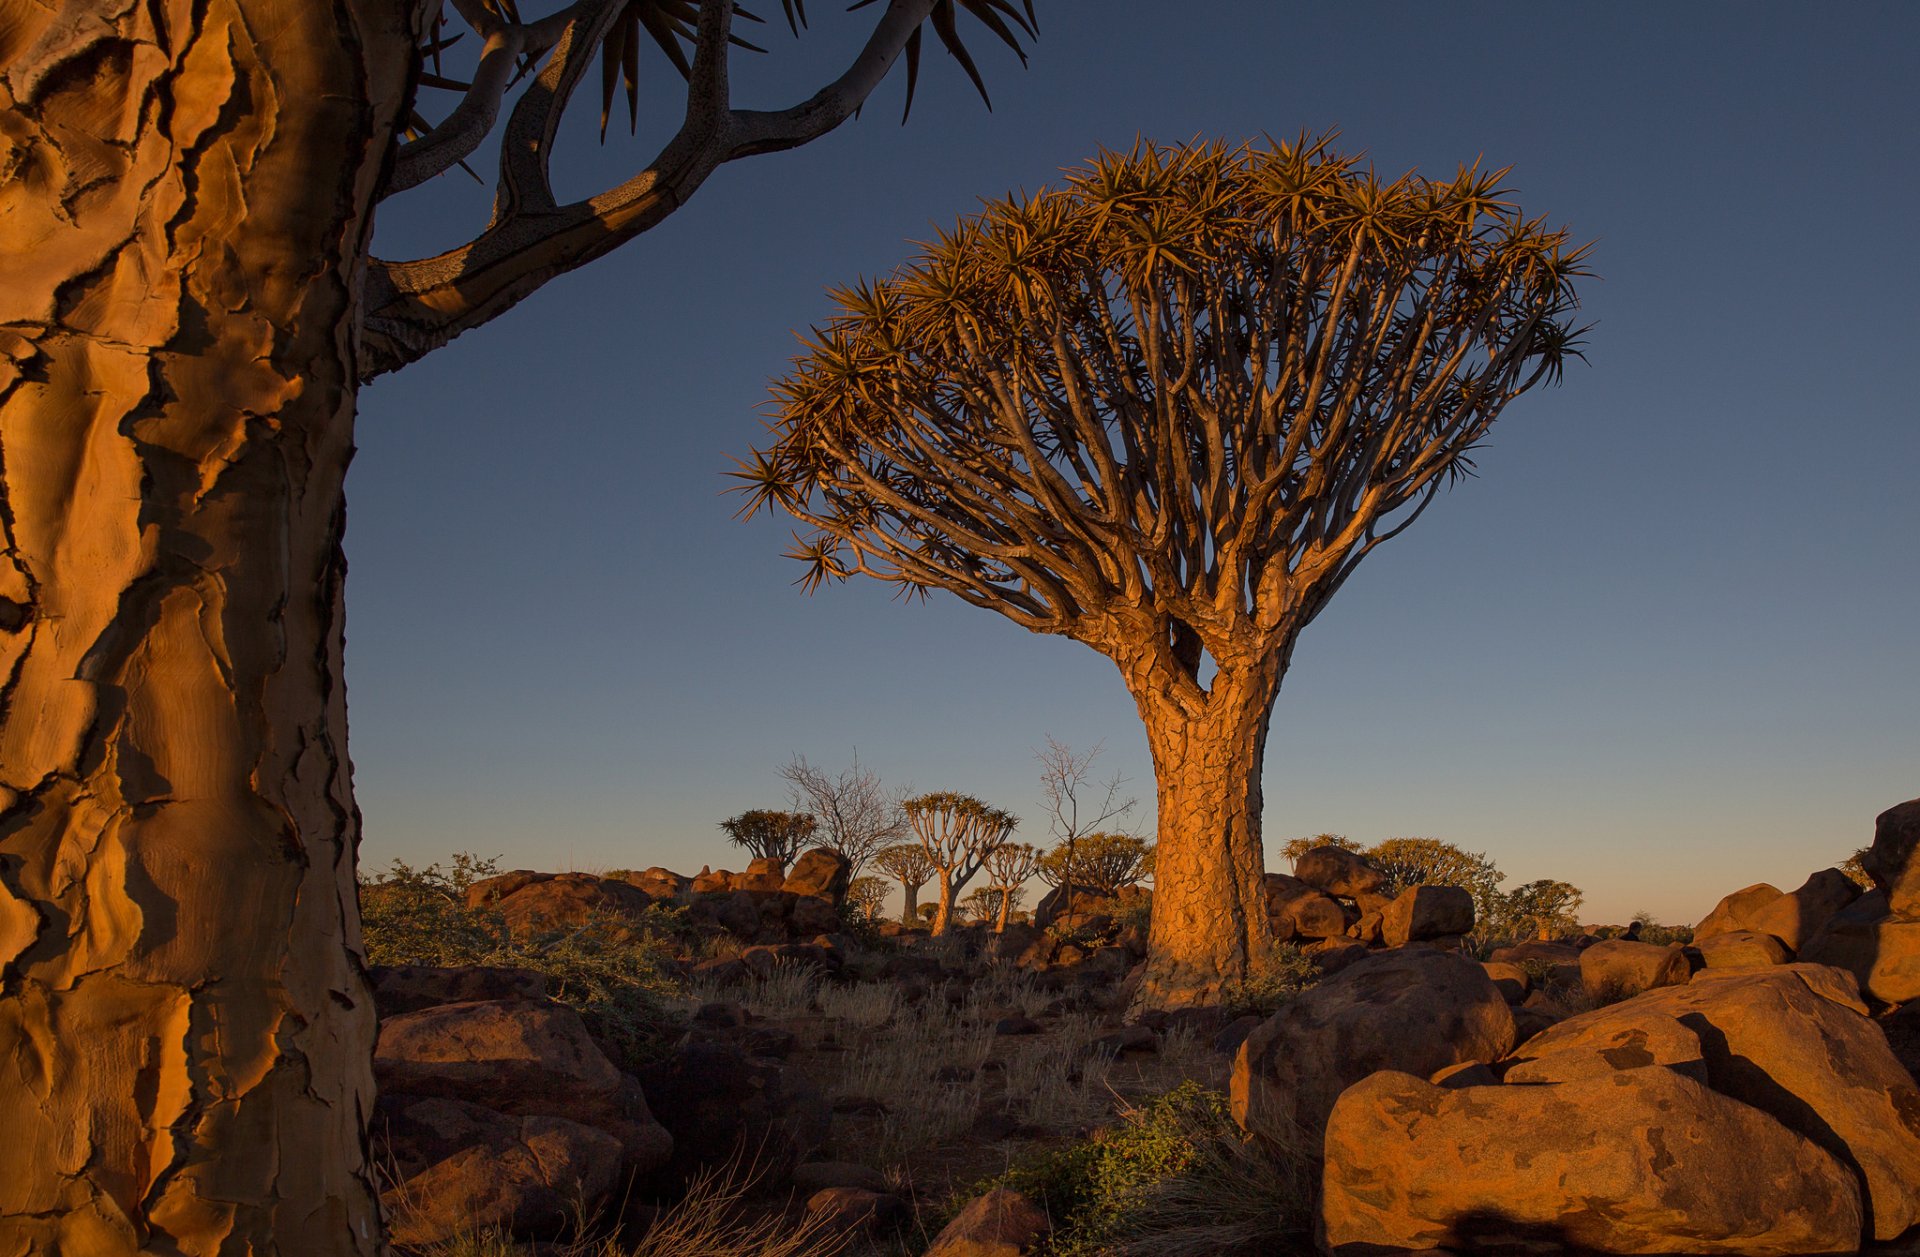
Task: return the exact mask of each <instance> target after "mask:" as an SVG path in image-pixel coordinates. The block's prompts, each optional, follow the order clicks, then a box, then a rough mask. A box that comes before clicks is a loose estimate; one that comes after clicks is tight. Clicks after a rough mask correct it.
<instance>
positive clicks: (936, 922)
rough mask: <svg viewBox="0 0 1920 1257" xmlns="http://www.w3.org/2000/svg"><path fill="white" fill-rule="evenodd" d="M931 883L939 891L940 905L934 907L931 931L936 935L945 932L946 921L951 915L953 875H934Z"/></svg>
mask: <svg viewBox="0 0 1920 1257" xmlns="http://www.w3.org/2000/svg"><path fill="white" fill-rule="evenodd" d="M933 884H934V888H935V889H936V890H938V891H939V892H940V906H939V907H938V908H936V909H935V910H934V913H933V933H934V934H935V935H936V936H937V935H941V934H945V933H946V932H947V922H948V920H949V919H950V918H951V917H952V916H953V895H954V889H955V888H954V885H953V877H952V875H951V874H949V873H941V874H939V875H938V876H936V877H935V878H934V879H933Z"/></svg>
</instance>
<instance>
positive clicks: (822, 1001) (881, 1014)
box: [814, 982, 906, 1030]
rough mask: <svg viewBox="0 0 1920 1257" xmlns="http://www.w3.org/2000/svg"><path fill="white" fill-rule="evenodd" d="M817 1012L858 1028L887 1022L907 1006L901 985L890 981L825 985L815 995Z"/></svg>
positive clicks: (871, 1026)
mask: <svg viewBox="0 0 1920 1257" xmlns="http://www.w3.org/2000/svg"><path fill="white" fill-rule="evenodd" d="M814 1003H815V1004H816V1005H818V1006H819V1009H820V1015H821V1016H823V1017H826V1018H828V1019H829V1020H831V1021H837V1022H840V1023H842V1024H844V1025H847V1026H852V1027H854V1028H856V1029H860V1030H876V1029H878V1028H880V1027H881V1026H884V1025H887V1024H888V1023H890V1022H891V1021H893V1019H894V1018H895V1017H897V1016H899V1015H900V1011H901V1009H903V1008H904V1007H906V1001H905V1000H904V999H902V998H901V995H900V988H899V987H897V986H895V985H894V984H893V983H891V982H850V983H847V984H845V985H835V984H828V985H825V986H822V987H821V988H820V989H819V990H818V991H817V992H815V994H814Z"/></svg>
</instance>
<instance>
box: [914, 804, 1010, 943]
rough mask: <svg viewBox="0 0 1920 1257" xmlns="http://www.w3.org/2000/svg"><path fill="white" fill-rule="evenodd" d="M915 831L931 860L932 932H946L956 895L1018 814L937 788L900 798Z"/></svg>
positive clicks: (996, 845) (982, 863)
mask: <svg viewBox="0 0 1920 1257" xmlns="http://www.w3.org/2000/svg"><path fill="white" fill-rule="evenodd" d="M901 807H902V808H903V809H904V810H905V812H906V815H907V823H908V824H909V825H911V826H912V827H913V834H914V837H916V838H918V839H919V840H920V846H921V849H922V850H924V851H925V852H926V854H927V859H928V861H929V862H930V863H932V865H933V869H934V885H935V887H936V888H937V889H938V890H939V892H940V900H939V903H938V905H937V906H936V908H935V910H934V914H933V932H934V933H935V934H944V933H946V932H947V926H948V924H949V923H950V921H951V920H952V917H953V905H954V896H956V895H958V894H959V893H960V892H961V891H962V890H964V889H966V885H967V883H968V882H970V881H972V880H973V876H974V874H976V873H978V872H979V871H980V869H981V866H982V865H984V864H985V863H986V860H987V857H988V856H989V855H990V854H992V852H993V850H994V848H996V847H998V846H1000V845H1001V844H1002V843H1004V842H1006V840H1007V838H1008V836H1009V835H1011V834H1012V833H1013V831H1014V828H1015V827H1016V826H1017V825H1019V823H1020V818H1019V817H1017V816H1014V815H1013V814H1011V813H1009V812H1003V811H1001V810H1000V809H999V808H996V807H988V806H987V805H986V804H985V803H982V802H981V801H980V800H978V799H976V798H974V797H973V796H972V795H966V794H954V793H952V792H950V791H939V792H936V793H933V794H923V795H920V796H918V797H917V798H912V799H908V800H907V801H906V802H905V803H903V804H901Z"/></svg>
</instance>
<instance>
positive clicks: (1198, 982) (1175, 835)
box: [1128, 659, 1285, 1010]
mask: <svg viewBox="0 0 1920 1257" xmlns="http://www.w3.org/2000/svg"><path fill="white" fill-rule="evenodd" d="M1284 670H1285V662H1284V659H1270V660H1267V661H1265V662H1263V663H1260V664H1257V665H1255V666H1252V667H1249V668H1247V669H1245V670H1236V671H1233V672H1229V671H1227V670H1224V669H1223V670H1222V671H1221V672H1220V673H1219V674H1218V675H1217V676H1215V678H1214V683H1213V686H1212V688H1211V690H1210V691H1203V692H1202V694H1201V696H1200V698H1199V700H1198V701H1192V700H1189V701H1188V702H1185V703H1182V702H1179V701H1175V700H1174V698H1172V697H1171V696H1170V694H1169V690H1168V687H1166V686H1164V685H1161V684H1159V683H1158V675H1157V670H1142V672H1140V673H1135V674H1132V675H1130V676H1129V678H1128V679H1129V688H1131V689H1133V691H1134V697H1135V701H1136V702H1137V704H1138V706H1139V708H1140V714H1141V717H1142V719H1143V720H1144V721H1145V722H1146V728H1147V743H1148V747H1149V749H1150V750H1151V752H1152V754H1153V775H1154V784H1155V792H1156V795H1157V797H1158V800H1159V812H1160V817H1159V834H1158V839H1157V841H1158V849H1157V851H1156V852H1155V855H1154V875H1153V882H1154V889H1153V918H1152V921H1153V923H1152V928H1151V930H1150V933H1149V935H1148V947H1147V971H1146V976H1145V980H1144V981H1143V982H1142V984H1141V986H1140V988H1139V990H1138V991H1137V992H1136V993H1135V995H1134V999H1133V1006H1134V1008H1135V1009H1136V1010H1144V1009H1150V1008H1158V1009H1172V1008H1184V1007H1189V1006H1193V1005H1199V1004H1212V1003H1218V1002H1219V1000H1220V999H1221V997H1222V995H1223V993H1227V992H1230V991H1231V990H1232V989H1233V988H1234V987H1236V986H1239V985H1241V984H1243V983H1245V982H1247V981H1249V980H1250V979H1253V978H1256V977H1258V976H1259V975H1260V974H1262V973H1264V972H1265V971H1266V970H1267V968H1268V967H1269V966H1270V964H1271V954H1272V950H1273V932H1272V929H1271V928H1270V926H1269V925H1268V923H1267V913H1266V893H1265V876H1266V855H1265V852H1264V850H1263V849H1262V847H1261V843H1260V809H1261V795H1260V769H1261V764H1262V761H1263V760H1264V759H1265V754H1266V744H1267V725H1268V721H1269V719H1270V717H1271V715H1272V711H1273V700H1274V696H1275V695H1276V694H1277V693H1278V691H1279V686H1280V674H1281V673H1282V672H1284Z"/></svg>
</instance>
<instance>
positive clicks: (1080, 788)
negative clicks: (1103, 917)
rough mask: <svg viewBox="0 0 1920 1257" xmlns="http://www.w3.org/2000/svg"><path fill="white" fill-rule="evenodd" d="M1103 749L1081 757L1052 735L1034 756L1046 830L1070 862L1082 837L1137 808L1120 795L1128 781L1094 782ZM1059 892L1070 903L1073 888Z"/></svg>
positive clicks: (1116, 777) (1119, 778)
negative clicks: (1043, 802) (1043, 800)
mask: <svg viewBox="0 0 1920 1257" xmlns="http://www.w3.org/2000/svg"><path fill="white" fill-rule="evenodd" d="M1104 747H1105V743H1095V744H1094V747H1093V749H1092V750H1090V751H1087V752H1086V753H1085V754H1080V753H1077V752H1076V751H1074V749H1073V748H1072V747H1070V746H1068V745H1067V744H1066V743H1064V742H1058V741H1055V740H1054V738H1053V736H1052V735H1051V734H1049V735H1048V737H1047V745H1046V747H1045V748H1044V749H1042V750H1039V751H1036V752H1034V758H1035V759H1037V760H1039V761H1040V792H1041V795H1042V797H1044V798H1045V799H1046V801H1047V829H1048V832H1049V835H1050V836H1051V837H1052V838H1053V840H1054V842H1055V844H1056V845H1057V846H1058V847H1064V848H1065V849H1066V851H1067V853H1068V857H1067V858H1068V860H1069V862H1070V861H1071V859H1072V852H1073V850H1074V848H1075V847H1076V846H1077V845H1078V844H1079V842H1080V838H1081V836H1082V835H1084V834H1088V833H1092V832H1094V831H1097V830H1099V828H1100V827H1101V826H1102V825H1105V824H1106V823H1107V822H1108V821H1112V820H1118V819H1119V818H1120V817H1122V816H1125V815H1126V814H1127V813H1129V812H1131V811H1133V809H1134V807H1135V806H1136V805H1137V801H1136V800H1135V799H1134V797H1133V796H1132V795H1122V794H1121V792H1120V789H1121V787H1122V786H1124V785H1125V784H1126V778H1124V777H1122V776H1121V775H1120V774H1118V773H1115V774H1114V775H1113V776H1112V777H1109V778H1108V779H1107V780H1105V781H1095V780H1094V777H1093V761H1094V760H1096V759H1098V758H1099V757H1100V752H1101V751H1102V750H1103V749H1104ZM1058 888H1059V890H1060V894H1061V898H1062V899H1063V901H1071V899H1072V897H1073V886H1072V885H1071V884H1070V883H1069V884H1067V885H1062V886H1059V887H1058Z"/></svg>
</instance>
